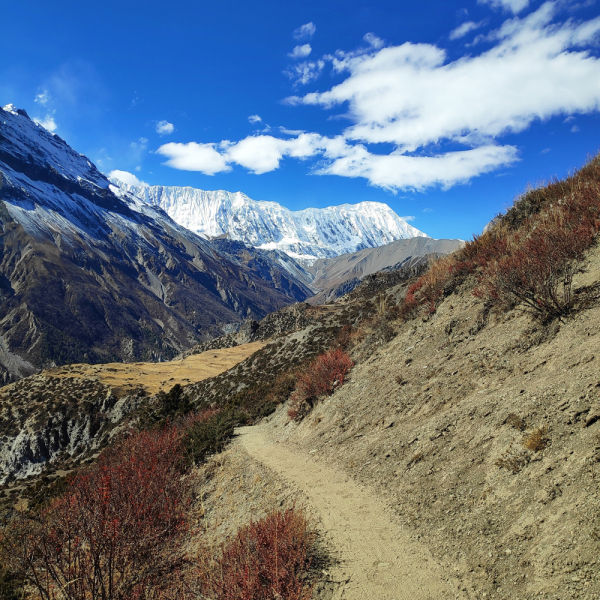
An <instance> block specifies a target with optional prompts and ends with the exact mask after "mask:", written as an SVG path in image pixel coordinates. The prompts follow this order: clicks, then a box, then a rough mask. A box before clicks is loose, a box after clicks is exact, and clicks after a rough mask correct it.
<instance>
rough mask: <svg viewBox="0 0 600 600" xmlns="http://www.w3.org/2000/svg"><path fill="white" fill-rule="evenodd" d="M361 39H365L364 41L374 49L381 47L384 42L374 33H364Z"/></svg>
mask: <svg viewBox="0 0 600 600" xmlns="http://www.w3.org/2000/svg"><path fill="white" fill-rule="evenodd" d="M363 40H365V42H367V44H369V46H371V47H372V48H376V49H379V48H382V47H383V45H384V43H385V42H384V41H383V40H382V39H381V38H380V37H377V36H376V35H375V34H374V33H366V34H365V35H364V36H363Z"/></svg>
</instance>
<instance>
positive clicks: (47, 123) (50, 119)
mask: <svg viewBox="0 0 600 600" xmlns="http://www.w3.org/2000/svg"><path fill="white" fill-rule="evenodd" d="M33 122H34V123H37V124H38V125H41V126H42V127H43V128H44V129H47V130H48V131H50V132H52V131H56V128H57V127H58V125H57V124H56V121H55V120H54V115H46V116H45V117H41V118H40V117H34V118H33Z"/></svg>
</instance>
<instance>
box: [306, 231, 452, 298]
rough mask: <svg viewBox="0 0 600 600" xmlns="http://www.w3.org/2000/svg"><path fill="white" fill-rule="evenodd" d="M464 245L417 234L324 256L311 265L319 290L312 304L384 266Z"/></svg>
mask: <svg viewBox="0 0 600 600" xmlns="http://www.w3.org/2000/svg"><path fill="white" fill-rule="evenodd" d="M462 245H463V242H462V241H461V240H434V239H432V238H425V237H415V238H412V239H409V240H397V241H395V242H391V243H389V244H386V245H385V246H379V247H376V248H366V249H364V250H360V251H358V252H352V253H350V254H343V255H341V256H337V257H334V258H321V259H319V260H317V261H315V262H314V263H313V264H312V265H310V267H308V271H309V272H310V274H311V275H312V277H313V279H312V281H311V285H312V287H313V289H315V290H317V291H318V293H317V295H316V296H314V297H313V298H311V300H310V302H311V303H312V304H321V303H323V302H332V301H334V300H335V299H336V298H339V297H341V296H343V295H344V294H347V293H349V292H351V291H352V290H353V289H354V288H355V287H356V286H357V285H358V284H359V283H360V281H361V280H362V279H363V278H364V277H366V276H367V275H372V274H374V273H377V272H380V271H384V270H388V271H393V270H396V269H399V268H401V267H402V266H405V265H406V266H408V265H409V264H412V265H414V263H415V261H417V262H422V261H423V260H425V261H427V260H433V259H435V258H437V257H439V256H441V255H443V254H450V253H451V252H454V250H456V249H457V248H460V247H461V246H462ZM427 257H429V258H427ZM418 259H421V260H418ZM411 261H412V262H411Z"/></svg>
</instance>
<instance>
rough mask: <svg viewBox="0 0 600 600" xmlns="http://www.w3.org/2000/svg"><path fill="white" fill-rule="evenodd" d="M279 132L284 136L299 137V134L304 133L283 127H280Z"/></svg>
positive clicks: (301, 130)
mask: <svg viewBox="0 0 600 600" xmlns="http://www.w3.org/2000/svg"><path fill="white" fill-rule="evenodd" d="M279 131H281V133H285V135H300V134H301V133H306V132H305V131H304V129H286V128H285V127H280V128H279Z"/></svg>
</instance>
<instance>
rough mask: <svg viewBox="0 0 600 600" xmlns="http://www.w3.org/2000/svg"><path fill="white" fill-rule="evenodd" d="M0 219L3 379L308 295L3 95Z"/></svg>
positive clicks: (141, 352)
mask: <svg viewBox="0 0 600 600" xmlns="http://www.w3.org/2000/svg"><path fill="white" fill-rule="evenodd" d="M0 227H1V230H2V235H1V236H0V244H1V245H0V298H1V300H2V302H1V303H0V379H1V380H3V381H5V382H6V381H9V380H11V379H14V378H19V377H21V376H24V375H27V374H29V373H31V372H33V371H35V370H36V369H37V368H39V367H42V366H44V365H51V364H65V363H69V362H102V361H104V362H106V361H116V360H125V361H127V360H139V359H145V360H158V359H165V358H169V357H172V356H174V355H175V354H177V353H178V352H180V351H182V350H185V349H186V348H189V347H191V346H193V345H194V344H196V343H198V342H199V341H202V340H203V339H209V338H211V337H214V336H215V335H218V334H220V333H222V327H223V326H225V325H227V324H231V323H236V322H240V321H242V320H243V319H245V318H247V317H252V318H261V317H263V316H264V315H266V314H267V313H269V312H272V311H273V310H276V309H278V308H281V307H282V306H285V305H287V304H290V303H292V302H295V301H298V300H304V299H305V298H306V297H307V296H308V295H311V294H312V292H311V291H310V290H309V289H308V288H307V287H306V286H305V285H303V284H302V283H301V282H296V281H295V280H294V278H293V276H292V274H291V273H290V269H289V268H288V267H287V266H286V265H282V262H281V261H277V260H272V259H271V258H270V257H269V256H268V255H266V254H265V255H262V256H261V257H260V261H259V262H260V264H256V268H254V266H255V263H252V264H250V263H251V262H252V261H251V260H249V259H245V260H241V259H240V258H239V256H238V257H233V255H232V253H229V254H224V253H221V252H220V251H219V250H218V249H217V247H216V246H214V245H212V244H210V242H208V241H207V240H205V239H203V238H201V237H199V236H197V235H196V234H194V233H192V232H190V231H189V230H187V229H185V228H184V227H181V226H180V225H178V224H177V223H175V222H174V221H173V220H171V218H170V217H168V215H166V214H165V213H164V212H163V211H161V210H160V209H158V208H155V207H152V206H149V205H148V204H146V203H144V202H142V201H140V200H138V199H137V198H135V197H134V196H132V195H130V194H128V193H127V192H124V191H123V190H121V189H119V188H117V187H115V186H113V185H111V184H110V183H109V181H108V180H107V179H106V178H105V177H104V176H103V175H102V174H101V173H100V172H99V171H98V170H97V169H96V167H95V166H94V165H93V164H92V163H91V162H90V161H89V160H88V159H87V158H86V157H85V156H82V155H80V154H78V153H77V152H75V151H74V150H73V149H71V148H70V147H69V146H68V145H67V144H66V143H65V142H64V141H63V140H62V139H61V138H60V137H58V136H56V135H53V134H51V133H49V132H47V131H46V130H45V129H44V128H42V127H41V126H39V125H36V124H35V123H33V121H31V120H30V119H29V117H28V116H27V114H26V113H25V112H24V111H18V110H16V109H14V107H12V106H7V107H5V109H4V110H2V109H0ZM249 252H250V253H251V252H253V250H252V249H249ZM255 262H256V261H255Z"/></svg>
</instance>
